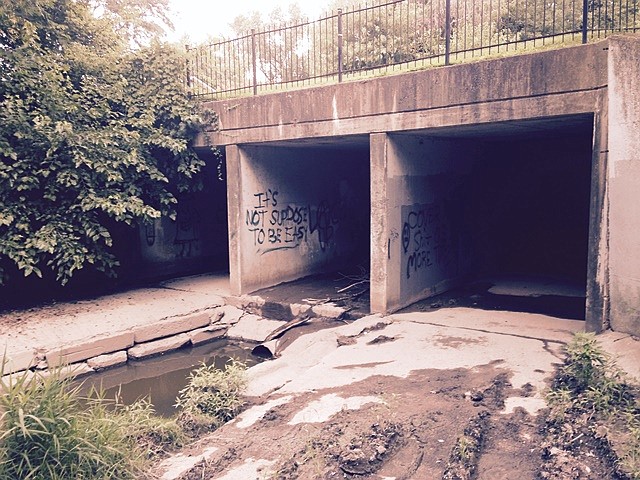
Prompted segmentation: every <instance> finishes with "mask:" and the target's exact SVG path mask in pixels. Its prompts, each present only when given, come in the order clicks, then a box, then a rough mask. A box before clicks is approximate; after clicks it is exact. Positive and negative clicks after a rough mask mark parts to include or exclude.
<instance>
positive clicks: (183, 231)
mask: <svg viewBox="0 0 640 480" xmlns="http://www.w3.org/2000/svg"><path fill="white" fill-rule="evenodd" d="M175 224H176V235H175V237H174V239H173V244H174V245H176V246H177V247H178V248H179V251H177V252H176V256H177V257H178V258H189V257H192V256H193V255H194V253H195V250H196V249H197V247H198V243H199V242H200V213H199V212H198V210H197V209H195V208H194V207H193V206H189V205H185V204H184V203H183V206H182V207H181V208H178V212H177V215H176V222H175Z"/></svg>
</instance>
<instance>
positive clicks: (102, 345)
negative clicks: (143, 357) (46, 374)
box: [46, 331, 134, 367]
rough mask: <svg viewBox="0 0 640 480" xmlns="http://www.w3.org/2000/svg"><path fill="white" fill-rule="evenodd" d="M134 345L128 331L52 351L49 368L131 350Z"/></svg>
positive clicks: (47, 357)
mask: <svg viewBox="0 0 640 480" xmlns="http://www.w3.org/2000/svg"><path fill="white" fill-rule="evenodd" d="M133 343H134V336H133V332H130V331H127V332H122V333H118V334H115V335H111V336H104V337H100V338H94V339H90V340H87V341H85V342H83V343H79V344H77V345H72V346H67V347H63V348H60V349H57V350H51V351H49V352H47V353H46V360H47V363H48V365H49V367H57V366H60V365H62V364H63V363H68V364H71V363H77V362H80V361H83V360H87V359H89V358H92V357H97V356H98V355H102V354H105V353H111V352H115V351H118V350H124V349H126V348H129V347H130V346H132V345H133Z"/></svg>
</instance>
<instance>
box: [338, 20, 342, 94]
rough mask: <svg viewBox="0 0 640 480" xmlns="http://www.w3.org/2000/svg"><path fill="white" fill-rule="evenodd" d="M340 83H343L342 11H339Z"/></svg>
mask: <svg viewBox="0 0 640 480" xmlns="http://www.w3.org/2000/svg"><path fill="white" fill-rule="evenodd" d="M338 82H342V9H341V8H339V9H338Z"/></svg>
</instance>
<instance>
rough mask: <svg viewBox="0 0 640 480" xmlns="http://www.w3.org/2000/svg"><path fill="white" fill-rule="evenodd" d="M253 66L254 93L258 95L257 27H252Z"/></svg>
mask: <svg viewBox="0 0 640 480" xmlns="http://www.w3.org/2000/svg"><path fill="white" fill-rule="evenodd" d="M251 68H252V69H253V94H254V95H258V61H257V59H256V29H255V28H252V29H251Z"/></svg>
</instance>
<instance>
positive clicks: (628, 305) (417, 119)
mask: <svg viewBox="0 0 640 480" xmlns="http://www.w3.org/2000/svg"><path fill="white" fill-rule="evenodd" d="M639 54H640V42H639V41H638V39H637V38H635V37H613V38H610V39H608V40H606V41H604V42H601V43H598V44H590V45H583V46H578V47H571V48H564V49H559V50H553V51H547V52H535V53H532V54H528V55H520V56H514V57H508V58H502V59H493V60H487V61H480V62H475V63H469V64H461V65H455V66H451V67H446V68H436V69H430V70H425V71H420V72H412V73H407V74H401V75H394V76H389V77H383V78H376V79H369V80H365V81H360V82H351V83H345V84H339V85H329V86H324V87H318V88H309V89H304V90H300V91H294V92H283V93H275V94H271V95H261V96H256V97H250V98H242V99H234V100H227V101H224V100H223V101H216V102H211V103H210V104H209V105H208V106H209V108H212V109H213V110H215V111H216V112H218V113H219V116H220V130H218V131H212V132H209V135H208V137H207V138H208V139H210V140H209V141H211V142H213V144H216V145H218V146H221V147H224V149H225V156H226V166H227V181H228V196H227V201H228V223H229V270H230V277H231V289H232V292H233V293H234V294H244V293H250V292H253V291H256V290H259V289H262V288H265V287H269V286H273V285H277V284H279V283H281V282H287V281H291V280H296V279H300V278H303V277H306V276H309V275H313V274H318V273H327V272H334V271H340V270H349V269H353V268H354V267H356V266H358V265H365V266H368V267H369V270H370V307H371V311H372V312H381V313H385V312H392V311H396V310H398V309H400V308H403V307H405V306H407V305H410V304H411V303H413V302H416V301H418V300H422V299H425V298H429V297H431V296H434V295H437V294H440V293H442V292H446V291H449V290H451V289H455V288H458V287H460V286H463V285H465V284H467V283H469V282H473V281H476V280H478V279H482V278H490V279H495V278H519V279H522V280H523V281H525V282H526V281H527V279H531V281H533V282H535V281H538V280H539V279H544V281H545V282H547V283H548V282H551V283H553V282H557V284H558V285H559V286H563V288H565V287H567V286H568V288H569V289H571V291H572V292H573V293H572V294H573V295H577V296H579V297H582V298H583V301H586V303H585V307H584V315H583V316H582V317H583V318H585V319H586V321H587V329H590V330H602V329H606V328H609V327H612V328H613V329H614V330H620V331H624V332H627V333H631V332H635V333H636V334H637V333H639V332H640V323H639V322H640V317H639V315H640V314H638V309H637V305H638V304H639V303H640V286H638V284H637V278H640V263H639V262H640V244H639V243H638V240H637V234H636V233H634V232H637V231H638V228H640V220H638V218H640V216H633V215H630V214H629V213H630V212H632V211H634V210H633V208H635V207H633V206H632V205H637V204H639V202H637V201H635V196H636V195H637V186H636V184H637V180H638V178H640V167H638V166H637V165H639V164H640V157H638V152H640V144H639V143H638V142H639V141H640V140H639V139H638V135H637V129H638V125H639V122H640V121H639V120H638V119H639V118H640V114H639V113H638V112H639V111H640V106H639V105H640V101H638V98H637V91H638V90H639V85H638V81H637V79H638V78H640V72H638V68H640V67H639V65H638V62H634V61H632V59H633V58H638V55H639ZM567 72H571V74H570V75H569V74H568V73H567ZM634 92H636V93H634ZM365 100H366V101H365ZM634 132H635V133H634ZM204 138H205V137H204V136H203V139H204ZM612 139H614V140H612ZM204 145H205V144H204V143H203V146H204ZM630 209H631V210H630ZM634 305H635V307H634ZM634 312H635V313H634Z"/></svg>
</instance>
